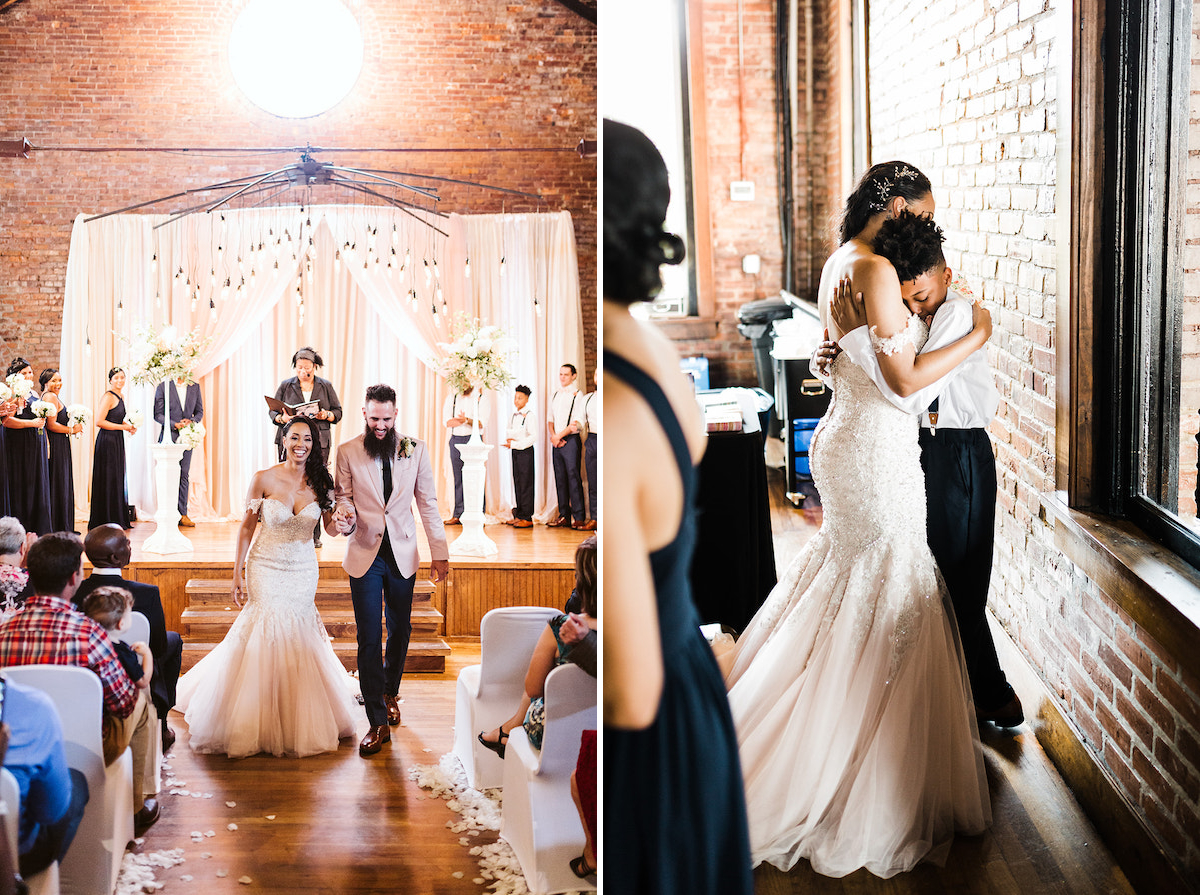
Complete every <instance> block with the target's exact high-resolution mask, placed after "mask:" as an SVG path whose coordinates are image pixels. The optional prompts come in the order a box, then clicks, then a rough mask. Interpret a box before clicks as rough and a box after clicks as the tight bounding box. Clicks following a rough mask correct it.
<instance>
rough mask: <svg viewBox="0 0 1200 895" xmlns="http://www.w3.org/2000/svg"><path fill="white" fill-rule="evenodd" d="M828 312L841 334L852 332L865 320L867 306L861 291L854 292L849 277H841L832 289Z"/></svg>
mask: <svg viewBox="0 0 1200 895" xmlns="http://www.w3.org/2000/svg"><path fill="white" fill-rule="evenodd" d="M829 314H830V316H831V317H832V318H833V323H834V325H835V326H836V327H837V328H838V331H839V332H841V333H842V334H845V333H848V332H852V331H853V330H856V329H858V328H859V327H860V326H865V325H866V322H867V308H866V305H865V304H864V303H863V297H862V293H861V292H858V293H855V292H854V291H853V289H852V287H851V285H850V278H849V277H842V278H841V280H839V281H838V284H837V286H836V287H835V288H834V290H833V301H831V302H830V303H829Z"/></svg>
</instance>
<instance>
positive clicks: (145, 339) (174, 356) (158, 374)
mask: <svg viewBox="0 0 1200 895" xmlns="http://www.w3.org/2000/svg"><path fill="white" fill-rule="evenodd" d="M120 338H121V341H123V342H125V343H126V344H128V345H129V354H130V362H129V376H130V378H131V379H132V380H133V381H134V383H136V384H138V385H144V384H149V385H157V384H158V383H160V382H163V381H164V380H167V379H179V378H184V379H187V380H188V381H191V378H192V370H193V369H195V367H196V362H197V361H198V360H199V358H200V355H201V353H202V352H203V351H204V349H205V348H207V347H208V346H209V344H210V343H211V342H212V339H213V337H212V336H210V337H209V338H207V339H201V338H200V332H199V330H192V331H191V332H190V333H186V334H184V335H182V336H181V335H179V334H178V333H177V332H176V331H175V327H173V326H164V327H163V328H162V329H161V330H160V331H159V332H157V333H155V332H154V331H153V330H151V329H148V328H147V327H138V329H137V330H136V331H135V332H134V336H133V340H132V341H130V340H129V339H127V338H126V337H125V336H121V337H120Z"/></svg>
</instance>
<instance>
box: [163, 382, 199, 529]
mask: <svg viewBox="0 0 1200 895" xmlns="http://www.w3.org/2000/svg"><path fill="white" fill-rule="evenodd" d="M163 385H164V383H162V382H160V383H159V384H158V387H157V388H156V389H155V390H154V421H155V422H156V423H158V424H159V425H160V426H161V425H163V418H164V417H165V416H166V415H167V414H166V405H167V403H168V402H167V398H166V394H165V393H167V392H169V393H170V407H171V413H170V417H171V440H172V441H178V440H179V430H180V429H182V428H183V427H184V426H188V425H190V424H192V423H198V422H200V420H202V419H204V400H203V399H202V398H201V397H200V385H199V384H198V383H195V382H188V378H187V376H179V377H177V378H175V379H174V380H172V381H171V383H170V384H169V387H168V388H166V389H164V388H163ZM191 468H192V452H191V451H190V450H188V451H184V452H183V456H182V457H180V458H179V524H180V525H181V526H182V527H183V528H193V527H194V526H195V524H196V523H194V522H193V521H192V520H191V519H190V518H188V473H189V472H190V471H191Z"/></svg>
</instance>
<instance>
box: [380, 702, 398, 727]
mask: <svg viewBox="0 0 1200 895" xmlns="http://www.w3.org/2000/svg"><path fill="white" fill-rule="evenodd" d="M383 704H384V705H386V706H387V713H388V724H389V725H390V726H392V727H395V726H396V725H397V724H399V723H400V703H399V702H398V701H397V700H396V697H395V696H385V697H383Z"/></svg>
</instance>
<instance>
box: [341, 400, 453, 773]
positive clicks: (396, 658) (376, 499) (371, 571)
mask: <svg viewBox="0 0 1200 895" xmlns="http://www.w3.org/2000/svg"><path fill="white" fill-rule="evenodd" d="M363 417H364V419H365V420H366V431H365V432H364V433H363V434H362V435H359V436H358V437H357V438H354V439H352V440H351V441H347V442H345V443H344V444H341V445H339V446H338V454H337V478H336V501H337V510H336V512H335V514H334V516H333V518H332V519H331V520H330V521H329V522H328V523H326V526H325V530H326V531H327V532H328V533H329V534H331V535H332V534H344V535H347V536H348V537H349V538H350V543H349V544H348V545H347V547H346V559H345V561H344V562H343V563H342V568H344V569H345V570H346V573H347V574H348V575H349V576H350V596H351V599H352V600H353V603H354V621H355V624H356V625H357V626H358V679H359V687H360V689H361V690H362V696H363V705H364V706H365V708H366V710H367V720H368V722H370V725H371V728H370V730H368V731H367V735H366V736H365V737H364V738H363V741H362V742H361V743H360V744H359V746H358V751H359V754H360V755H374V754H375V753H376V752H378V751H379V750H380V748H381V747H382V746H383V744H384V743H387V742H390V741H391V739H392V734H391V731H390V730H389V729H388V727H389V725H390V726H393V727H394V726H395V725H397V724H399V723H400V706H399V704H398V703H397V700H396V694H397V692H398V691H399V689H400V677H401V675H402V674H403V673H404V660H405V657H406V656H407V654H408V641H409V637H410V636H411V634H412V621H411V615H412V597H413V585H414V584H415V583H416V576H417V567H418V565H419V564H420V557H419V556H418V555H417V526H416V522H415V521H414V519H413V512H412V504H413V499H414V498H416V501H417V508H418V510H419V511H420V513H421V522H422V524H424V526H425V536H426V539H427V540H428V541H429V552H430V554H431V557H432V559H431V561H430V567H431V572H432V577H433V580H434V581H435V582H437V581H441V580H443V579H444V578H445V577H446V576H447V575H448V574H449V573H450V552H449V549H448V548H447V546H446V533H445V531H444V530H443V528H442V518H441V516H440V515H439V514H438V508H437V496H436V492H435V488H434V481H433V469H432V467H431V466H430V464H429V451H428V449H427V447H426V445H425V442H423V441H418V440H417V439H414V438H407V437H405V438H397V436H396V428H395V426H396V391H395V389H393V388H392V387H391V386H389V385H373V386H371V387H370V388H368V389H367V397H366V402H365V404H364V406H363ZM385 612H386V614H387V630H388V638H387V653H386V655H384V654H383V648H382V641H383V626H382V624H381V621H380V616H381V615H382V614H383V613H385Z"/></svg>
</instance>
